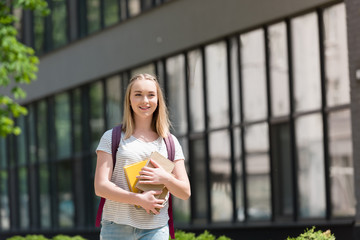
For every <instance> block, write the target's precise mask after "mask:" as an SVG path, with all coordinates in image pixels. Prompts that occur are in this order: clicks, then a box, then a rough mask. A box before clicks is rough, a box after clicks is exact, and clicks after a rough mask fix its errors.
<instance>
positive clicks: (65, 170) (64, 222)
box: [57, 161, 75, 228]
mask: <svg viewBox="0 0 360 240" xmlns="http://www.w3.org/2000/svg"><path fill="white" fill-rule="evenodd" d="M57 171H58V174H57V185H58V186H57V188H58V199H59V205H58V209H59V226H60V227H61V228H68V227H74V217H75V207H74V197H73V193H72V185H73V178H72V176H73V165H72V162H71V161H62V162H59V163H58V165H57Z"/></svg>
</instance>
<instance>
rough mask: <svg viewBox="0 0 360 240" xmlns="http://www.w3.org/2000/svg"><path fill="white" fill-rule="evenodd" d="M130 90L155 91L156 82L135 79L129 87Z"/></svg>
mask: <svg viewBox="0 0 360 240" xmlns="http://www.w3.org/2000/svg"><path fill="white" fill-rule="evenodd" d="M131 90H132V91H156V83H155V82H154V81H153V80H148V79H136V80H135V81H134V83H133V85H132V87H131Z"/></svg>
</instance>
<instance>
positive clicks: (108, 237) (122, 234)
mask: <svg viewBox="0 0 360 240" xmlns="http://www.w3.org/2000/svg"><path fill="white" fill-rule="evenodd" d="M122 239H124V240H169V226H168V225H167V224H166V225H165V226H163V227H160V228H155V229H139V228H134V227H131V226H128V225H123V224H117V223H114V222H112V221H108V220H102V222H101V232H100V240H122Z"/></svg>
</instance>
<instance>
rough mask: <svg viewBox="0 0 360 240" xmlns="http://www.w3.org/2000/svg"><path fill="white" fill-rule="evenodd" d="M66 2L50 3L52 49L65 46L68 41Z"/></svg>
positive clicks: (64, 0) (54, 0)
mask: <svg viewBox="0 0 360 240" xmlns="http://www.w3.org/2000/svg"><path fill="white" fill-rule="evenodd" d="M66 2H67V0H52V1H51V9H52V11H51V15H50V16H51V20H52V40H53V48H58V47H61V46H63V45H65V44H66V43H67V41H68V37H67V26H68V24H67V18H68V14H67V6H66V5H67V4H66Z"/></svg>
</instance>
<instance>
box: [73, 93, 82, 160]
mask: <svg viewBox="0 0 360 240" xmlns="http://www.w3.org/2000/svg"><path fill="white" fill-rule="evenodd" d="M81 94H82V92H81V89H80V88H77V89H75V90H74V92H73V103H72V105H73V113H72V114H73V116H74V119H73V121H74V152H75V153H80V152H81V151H82V136H81V135H82V121H81V114H82V105H81V102H82V99H81Z"/></svg>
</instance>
